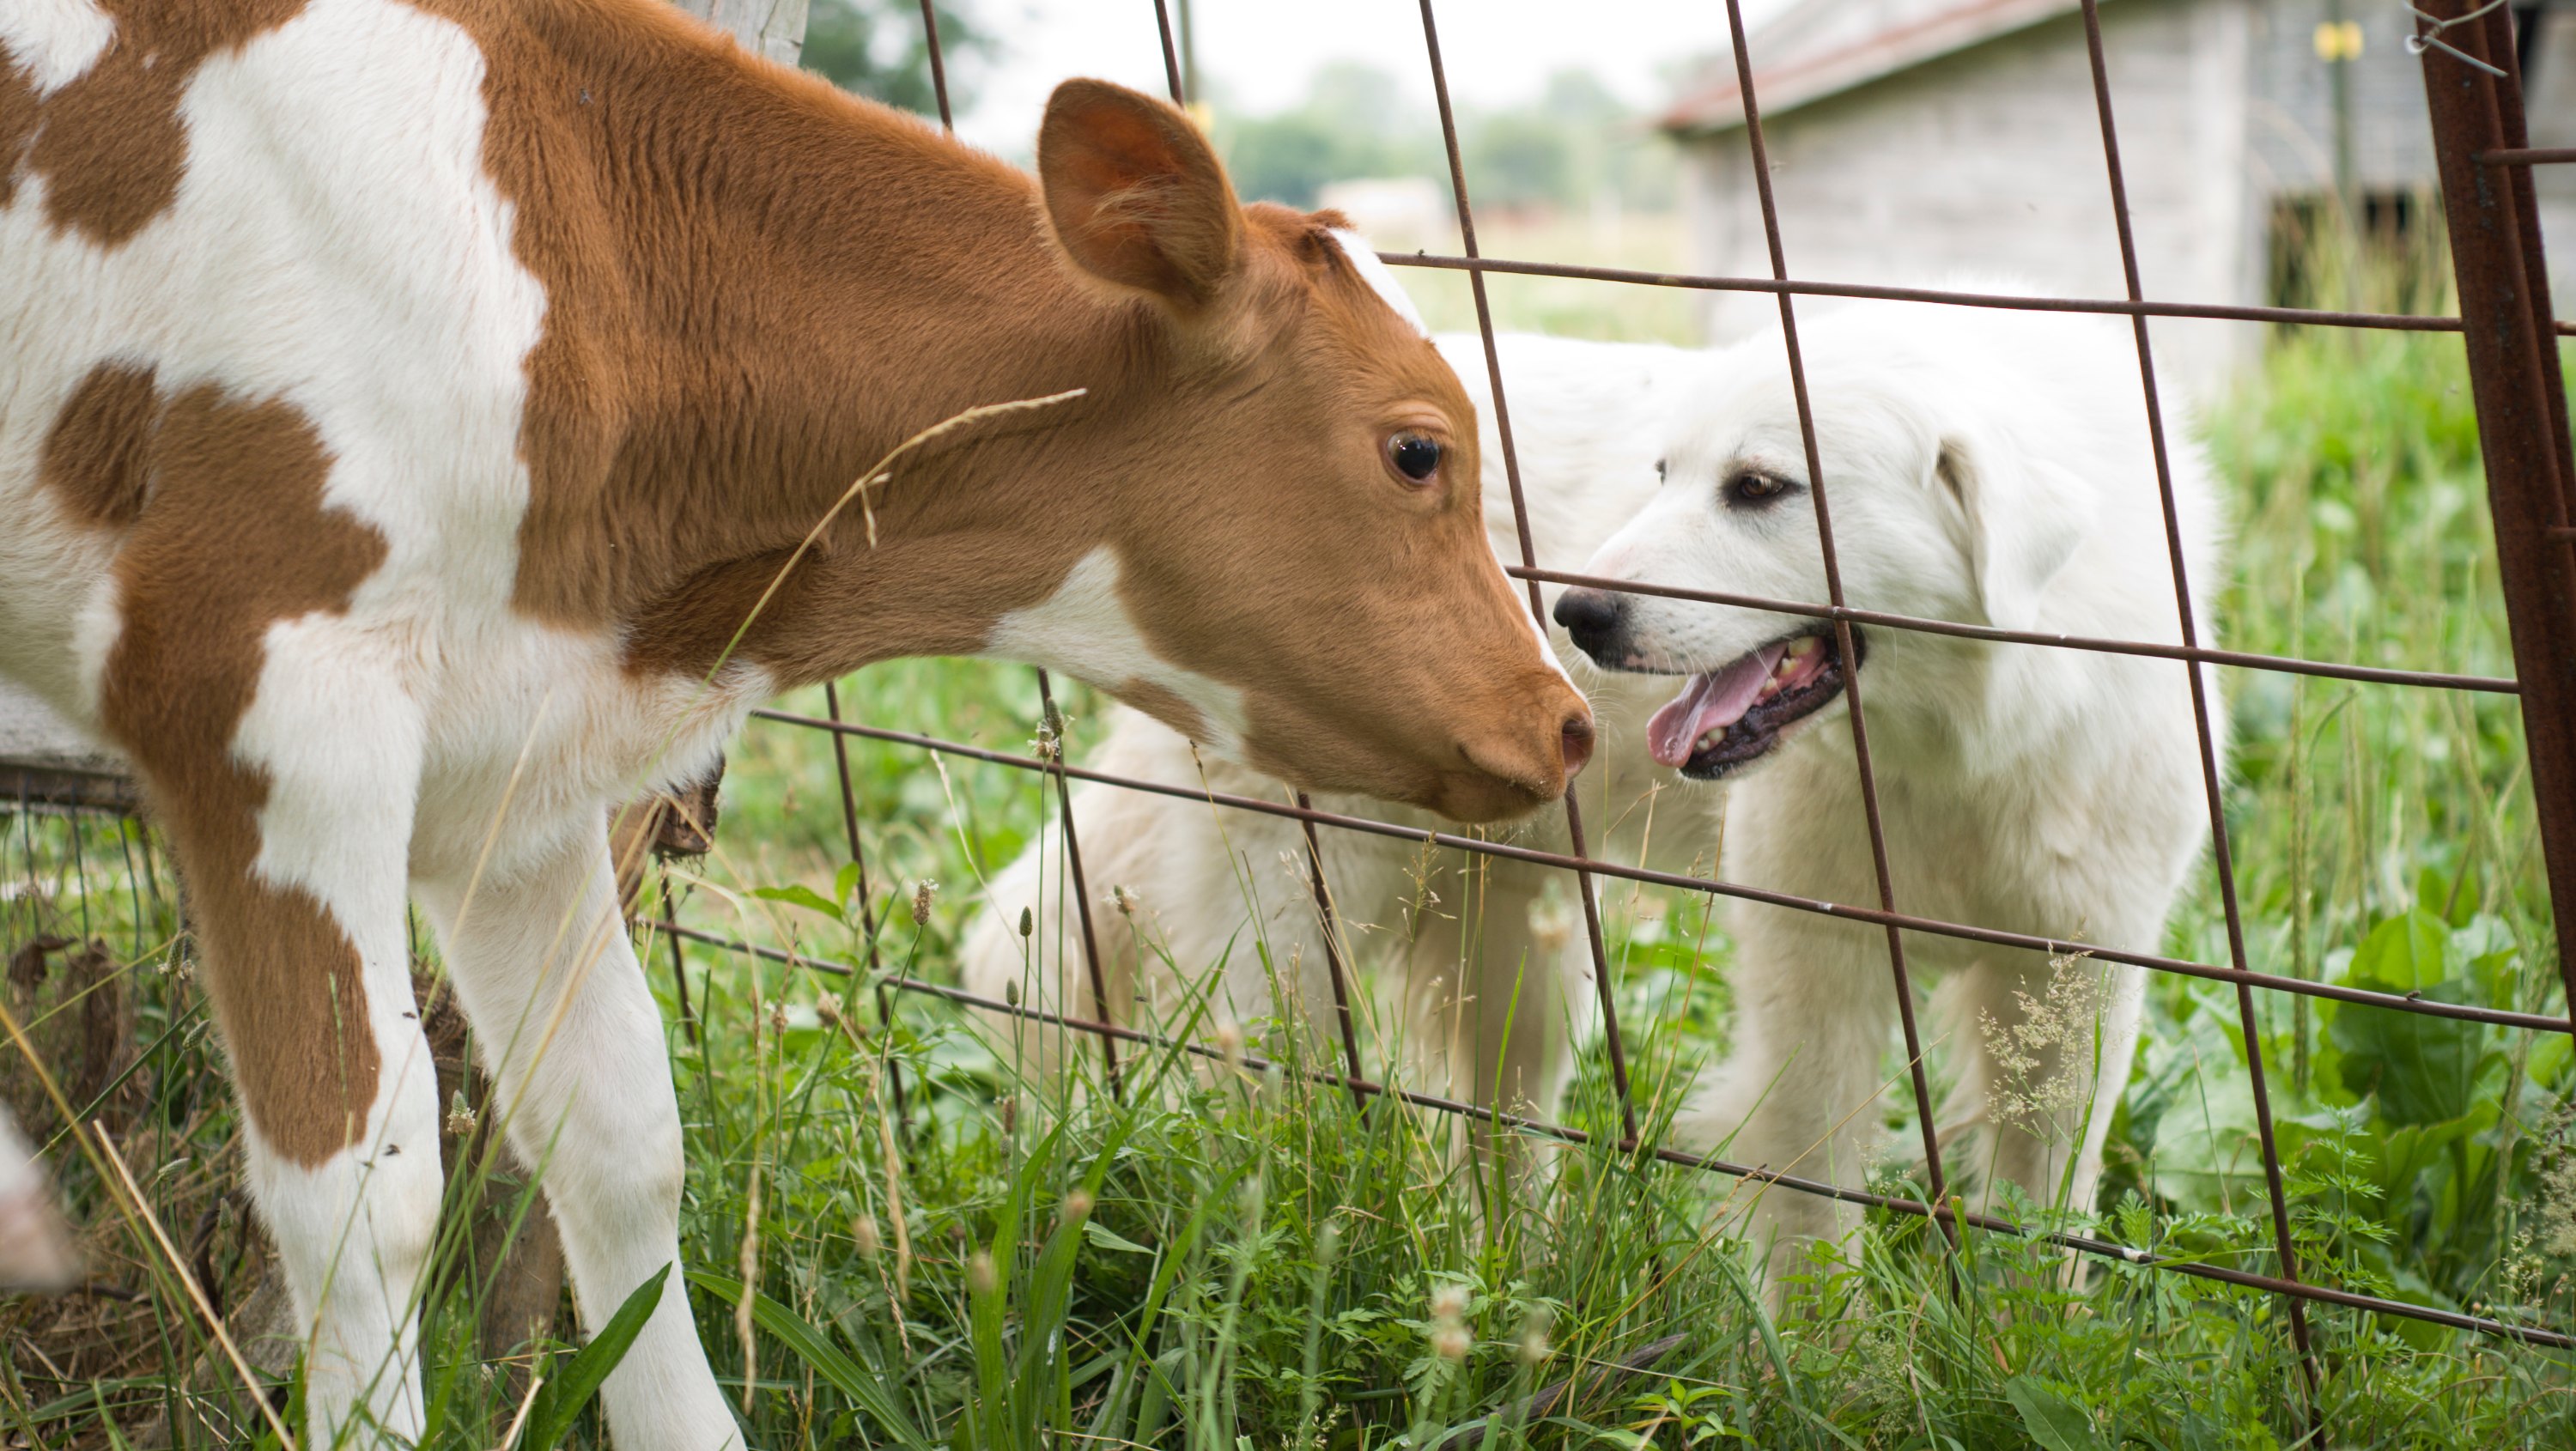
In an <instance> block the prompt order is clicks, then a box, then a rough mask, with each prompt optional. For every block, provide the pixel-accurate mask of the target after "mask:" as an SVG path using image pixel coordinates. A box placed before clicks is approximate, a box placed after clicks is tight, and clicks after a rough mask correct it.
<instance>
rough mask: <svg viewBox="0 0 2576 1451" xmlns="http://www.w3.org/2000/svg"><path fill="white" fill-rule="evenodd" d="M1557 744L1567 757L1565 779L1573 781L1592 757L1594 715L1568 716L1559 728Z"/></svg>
mask: <svg viewBox="0 0 2576 1451" xmlns="http://www.w3.org/2000/svg"><path fill="white" fill-rule="evenodd" d="M1557 744H1558V748H1559V749H1560V750H1561V751H1562V752H1563V754H1564V757H1565V779H1567V780H1569V781H1571V780H1573V779H1574V778H1575V776H1576V774H1577V773H1579V772H1580V771H1582V769H1583V768H1584V766H1585V765H1586V764H1587V763H1589V762H1590V761H1591V759H1592V717H1590V716H1588V715H1571V716H1567V717H1566V718H1565V724H1564V725H1563V726H1561V727H1559V728H1558V731H1557Z"/></svg>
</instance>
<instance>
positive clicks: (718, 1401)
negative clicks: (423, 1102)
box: [418, 817, 743, 1451]
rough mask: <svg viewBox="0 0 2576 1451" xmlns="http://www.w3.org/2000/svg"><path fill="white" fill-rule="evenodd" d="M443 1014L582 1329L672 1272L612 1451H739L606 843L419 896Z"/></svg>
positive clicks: (593, 837)
mask: <svg viewBox="0 0 2576 1451" xmlns="http://www.w3.org/2000/svg"><path fill="white" fill-rule="evenodd" d="M418 890H419V897H420V902H421V905H422V907H423V908H424V910H425V911H426V912H427V913H428V915H429V917H430V919H431V921H432V923H433V924H434V925H435V927H436V929H437V932H438V937H439V943H440V946H441V948H442V949H443V950H444V951H445V953H446V957H447V968H448V973H449V976H450V978H451V980H452V981H453V982H454V983H455V986H456V992H457V998H458V1000H459V1001H460V1002H462V1003H463V1004H464V1007H465V1012H466V1016H467V1017H468V1018H469V1019H470V1020H471V1021H472V1022H473V1024H474V1029H475V1038H476V1042H477V1044H478V1050H479V1052H480V1053H481V1055H482V1057H483V1060H484V1067H485V1071H486V1072H488V1073H489V1074H490V1075H491V1078H492V1082H493V1085H494V1092H493V1101H494V1104H495V1107H496V1110H497V1111H498V1112H499V1113H500V1114H501V1115H502V1116H503V1122H504V1123H505V1124H506V1126H507V1129H508V1133H509V1139H510V1144H511V1147H512V1148H513V1149H514V1150H515V1151H516V1152H517V1154H518V1156H519V1158H520V1160H521V1162H523V1163H527V1164H532V1165H536V1166H538V1177H539V1181H540V1182H541V1183H542V1184H543V1185H544V1187H545V1193H546V1202H547V1204H548V1206H549V1207H550V1208H551V1209H552V1211H553V1213H554V1218H555V1227H556V1229H557V1230H558V1231H559V1232H560V1234H561V1236H562V1239H563V1247H564V1259H565V1261H566V1263H567V1264H568V1265H569V1266H570V1267H571V1270H572V1279H573V1291H574V1298H575V1299H576V1300H577V1301H578V1302H579V1307H580V1311H581V1320H582V1326H583V1329H584V1330H585V1331H586V1332H589V1333H593V1334H595V1333H597V1331H598V1330H599V1328H600V1325H601V1324H602V1323H603V1322H604V1321H605V1320H606V1319H607V1318H608V1317H609V1316H610V1315H612V1314H614V1313H615V1312H616V1310H617V1308H618V1306H620V1305H621V1304H623V1303H625V1300H626V1297H627V1296H628V1295H630V1294H632V1293H633V1292H634V1290H635V1288H636V1287H637V1286H638V1285H641V1284H642V1283H643V1282H644V1281H645V1280H647V1279H649V1278H650V1277H651V1276H652V1275H653V1274H654V1273H655V1272H656V1271H658V1270H660V1269H661V1268H662V1267H663V1266H665V1265H670V1266H671V1267H672V1270H671V1276H670V1278H669V1279H668V1280H667V1281H666V1282H665V1283H664V1285H663V1288H662V1292H661V1298H660V1300H659V1301H658V1302H657V1303H656V1304H655V1306H654V1309H653V1313H652V1317H651V1318H650V1319H649V1320H648V1321H647V1322H646V1323H645V1327H644V1330H643V1333H642V1334H640V1335H639V1336H637V1337H636V1340H635V1343H634V1344H633V1346H632V1347H630V1348H629V1349H628V1351H627V1353H626V1357H625V1359H624V1360H622V1361H620V1362H619V1364H618V1366H617V1369H616V1370H614V1371H612V1372H611V1373H610V1374H609V1377H608V1381H607V1384H606V1385H605V1386H603V1387H602V1390H601V1394H602V1397H603V1399H604V1400H605V1402H606V1405H607V1409H608V1421H609V1427H610V1429H611V1430H612V1432H614V1434H615V1436H616V1438H617V1445H618V1447H619V1448H620V1451H728V1448H739V1447H740V1446H741V1445H742V1444H743V1440H742V1432H741V1430H740V1429H739V1428H738V1427H737V1426H736V1425H735V1422H734V1419H733V1414H732V1412H731V1411H730V1410H729V1409H728V1408H727V1407H726V1405H725V1401H724V1396H723V1393H722V1392H721V1391H719V1390H718V1389H717V1387H716V1381H715V1375H714V1372H713V1371H711V1370H710V1369H708V1366H707V1358H706V1351H705V1349H704V1348H703V1347H702V1346H700V1345H699V1343H698V1335H697V1328H696V1326H695V1325H694V1324H693V1323H692V1322H691V1320H690V1318H689V1302H688V1291H687V1287H686V1285H685V1283H684V1281H683V1278H682V1275H681V1271H680V1266H679V1265H678V1263H677V1261H678V1259H679V1252H680V1188H681V1173H682V1165H681V1146H680V1106H679V1100H678V1098H677V1096H676V1095H675V1094H674V1093H673V1091H672V1086H671V1064H670V1058H669V1055H668V1050H667V1047H666V1044H665V1042H664V1038H663V1032H662V1018H661V1013H660V1010H659V1009H658V1008H657V1007H656V1006H655V1004H654V1002H653V995H652V993H651V991H650V990H649V989H648V988H647V987H646V986H645V981H644V974H643V969H642V968H641V967H640V966H639V965H638V964H637V963H636V960H635V950H634V947H633V945H632V944H631V943H630V942H629V941H628V940H627V937H626V933H625V929H624V924H623V921H622V919H621V918H620V916H619V913H618V909H617V887H616V878H615V875H614V874H613V873H612V871H611V870H610V864H609V855H608V838H607V829H606V826H605V824H604V822H603V821H602V819H601V818H599V817H592V818H588V819H587V820H586V823H585V825H583V826H582V827H579V828H577V829H575V830H573V831H572V832H571V833H570V835H569V836H568V838H567V839H566V841H565V842H564V843H563V844H561V845H560V846H558V847H556V848H555V849H553V850H552V851H549V852H547V853H545V854H544V855H543V856H542V857H541V858H539V859H538V860H536V861H535V862H533V863H532V864H530V865H527V866H525V867H523V868H520V869H517V870H515V871H512V872H510V873H508V874H507V875H504V876H501V877H498V878H487V879H485V880H482V881H480V882H474V883H469V882H467V881H464V880H455V881H423V882H421V883H419V884H418Z"/></svg>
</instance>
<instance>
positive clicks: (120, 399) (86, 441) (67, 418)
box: [36, 363, 161, 529]
mask: <svg viewBox="0 0 2576 1451" xmlns="http://www.w3.org/2000/svg"><path fill="white" fill-rule="evenodd" d="M160 414H161V393H160V390H159V389H158V388H156V387H155V386H154V385H153V370H152V369H150V368H137V367H134V366H131V365H129V364H124V363H101V364H99V365H98V366H97V367H95V368H92V369H90V370H89V374H88V376H87V377H84V378H82V379H81V381H80V386H78V387H76V388H74V389H73V390H72V396H71V400H70V401H69V402H67V403H65V404H64V405H63V411H62V412H61V413H59V414H57V415H56V416H55V418H54V426H53V427H52V428H51V429H49V430H47V431H46V433H45V447H44V452H43V453H42V454H41V455H39V457H38V459H37V462H36V480H37V482H39V483H41V484H43V485H44V486H45V487H46V488H49V489H51V490H53V491H54V495H55V497H56V499H58V500H59V501H60V502H61V503H62V504H63V505H64V506H65V507H66V508H68V509H69V510H70V511H71V513H72V516H73V517H74V518H76V519H79V520H80V521H82V522H83V523H86V524H91V525H97V526H102V527H106V528H115V529H121V528H124V527H125V526H127V525H129V524H132V523H133V522H134V521H135V519H136V518H137V517H139V516H140V515H141V514H142V512H143V501H144V497H145V494H146V492H147V491H148V489H149V486H150V474H149V472H148V470H147V469H146V467H145V465H146V455H147V453H148V452H149V449H150V446H151V442H152V438H153V435H154V433H155V432H156V431H157V430H158V428H159V424H160Z"/></svg>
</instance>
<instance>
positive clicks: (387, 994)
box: [103, 571, 440, 1446]
mask: <svg viewBox="0 0 2576 1451" xmlns="http://www.w3.org/2000/svg"><path fill="white" fill-rule="evenodd" d="M173 574H174V577H184V576H183V575H182V574H181V572H179V571H173ZM228 603H231V602H230V601H225V600H216V601H214V602H213V603H211V604H209V603H207V602H206V601H204V600H200V599H188V600H175V601H174V600H167V599H160V598H156V597H155V596H154V595H153V594H152V593H151V592H150V591H148V590H138V591H137V593H136V595H135V597H134V599H133V601H132V604H131V610H130V613H129V614H128V615H127V617H126V619H125V621H124V625H123V629H124V633H123V636H122V638H121V639H120V640H119V642H118V644H117V647H116V651H115V653H114V654H113V656H112V657H111V663H110V665H109V669H108V680H107V683H106V685H105V688H104V690H103V696H104V706H105V709H104V715H105V717H106V719H107V722H108V724H109V726H110V729H111V730H112V731H113V732H114V733H115V734H116V735H117V736H118V737H119V740H120V743H121V744H122V745H124V746H125V748H126V749H127V750H128V751H129V752H130V753H131V754H132V755H133V757H134V759H135V760H136V762H137V764H138V765H139V766H140V767H141V769H142V771H143V774H144V776H145V778H146V779H147V781H148V782H149V783H150V786H151V790H152V794H153V799H154V802H155V803H156V805H157V806H158V808H159V810H160V812H161V816H162V821H163V824H164V826H165V828H166V829H167V830H168V832H169V834H170V839H171V844H172V846H173V848H174V850H175V852H176V854H177V856H178V858H179V864H180V868H181V870H182V872H183V874H184V876H185V878H186V882H187V886H188V894H189V905H190V909H191V911H190V916H191V926H192V928H193V930H194V933H195V937H196V941H197V944H198V949H199V951H200V952H201V953H202V954H203V962H204V967H205V978H206V983H207V986H208V988H209V990H210V992H211V994H212V996H213V999H214V1006H215V1013H216V1017H217V1019H218V1021H219V1022H220V1023H221V1024H222V1027H223V1032H224V1038H225V1041H226V1044H227V1047H228V1048H229V1050H230V1055H231V1058H232V1064H233V1080H234V1084H235V1086H236V1088H237V1090H238V1092H239V1096H240V1100H241V1105H242V1109H243V1113H244V1116H245V1118H246V1119H247V1120H248V1124H249V1130H250V1131H249V1133H248V1135H247V1136H246V1150H247V1161H248V1176H247V1177H248V1180H249V1186H250V1191H251V1196H252V1198H253V1199H254V1200H255V1201H256V1202H257V1203H258V1205H259V1208H260V1213H261V1216H262V1218H264V1219H265V1220H266V1221H267V1223H268V1226H269V1229H270V1231H271V1233H272V1234H273V1236H274V1237H275V1239H276V1242H277V1250H278V1259H279V1263H280V1265H281V1267H282V1268H283V1270H284V1272H285V1276H286V1284H287V1287H288V1289H289V1291H290V1292H291V1297H292V1300H293V1303H294V1313H295V1321H296V1324H297V1325H298V1327H299V1328H305V1327H309V1328H310V1331H311V1336H312V1338H311V1340H310V1342H309V1343H308V1345H307V1347H306V1351H307V1353H306V1356H305V1388H306V1389H305V1396H306V1405H307V1407H308V1413H309V1421H310V1430H309V1432H308V1433H307V1439H308V1440H309V1441H310V1442H311V1443H313V1444H315V1445H332V1444H335V1443H341V1444H350V1445H362V1446H373V1445H376V1444H379V1441H380V1439H392V1440H397V1441H399V1442H400V1443H401V1444H403V1445H409V1444H410V1442H411V1439H412V1438H413V1437H416V1436H417V1435H418V1434H419V1431H420V1424H421V1415H422V1408H421V1400H420V1368H419V1364H418V1359H417V1339H416V1332H415V1329H414V1310H415V1307H414V1304H413V1300H414V1295H415V1292H416V1291H417V1289H418V1287H419V1285H420V1281H421V1275H422V1272H423V1270H424V1269H425V1267H426V1264H427V1260H428V1256H429V1252H430V1245H431V1237H432V1234H433V1231H434V1229H435V1226H436V1222H437V1217H438V1202H439V1188H440V1173H439V1155H438V1107H437V1105H438V1098H437V1086H436V1077H435V1071H434V1069H433V1068H432V1066H431V1062H430V1055H429V1047H428V1044H427V1042H426V1040H425V1039H424V1038H423V1037H422V1034H421V1029H420V1021H419V1016H418V1012H417V1009H416V1006H415V1004H414V1002H413V999H412V993H411V973H410V963H409V950H408V944H407V942H406V939H405V934H404V878H405V875H406V871H407V867H406V862H407V858H408V855H409V851H410V837H411V821H412V809H413V802H414V797H415V794H416V792H417V790H418V786H417V782H418V781H419V778H420V759H421V729H420V723H419V716H418V713H417V710H416V709H415V707H414V706H413V704H412V702H411V700H410V698H409V696H408V695H407V693H406V692H405V691H404V689H403V687H402V683H401V680H400V677H399V674H398V672H397V670H396V669H395V668H394V667H393V666H391V665H390V664H389V663H388V662H386V661H384V660H383V659H381V658H380V657H379V656H378V654H377V652H376V651H375V649H374V647H373V645H372V643H371V642H370V641H369V640H368V639H367V638H366V637H365V636H364V635H363V633H361V632H359V631H356V630H353V629H351V628H350V627H349V626H348V625H347V623H346V622H345V621H344V620H343V619H341V618H340V617H339V616H337V615H334V614H329V613H315V614H312V615H309V616H305V617H302V618H298V619H294V620H289V621H283V622H279V623H275V624H272V625H270V626H269V627H268V628H267V630H266V631H265V632H264V635H263V637H262V638H261V639H260V641H259V643H258V645H257V647H256V649H257V652H258V653H257V654H256V655H255V656H254V657H253V660H254V661H255V662H256V663H255V664H251V665H247V666H245V665H244V664H243V662H241V661H240V660H238V659H237V658H236V659H234V660H231V661H229V662H228V661H227V660H226V659H225V657H224V655H223V653H222V652H220V651H215V650H210V649H206V648H204V646H203V642H202V641H197V642H195V643H194V645H193V647H192V645H191V642H190V637H188V636H187V634H186V633H185V632H186V629H187V627H188V626H189V625H190V624H191V623H196V622H198V620H199V616H200V615H202V614H205V613H210V612H211V613H215V614H218V615H219V614H220V612H221V611H222V610H223V609H224V607H225V606H226V605H227V604H228ZM228 665H230V666H231V667H233V668H231V669H227V666H228Z"/></svg>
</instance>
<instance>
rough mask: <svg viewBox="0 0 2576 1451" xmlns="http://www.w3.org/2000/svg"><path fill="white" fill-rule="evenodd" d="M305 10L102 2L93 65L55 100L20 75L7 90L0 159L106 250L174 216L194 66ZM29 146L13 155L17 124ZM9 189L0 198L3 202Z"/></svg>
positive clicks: (293, 0) (245, 2) (58, 220)
mask: <svg viewBox="0 0 2576 1451" xmlns="http://www.w3.org/2000/svg"><path fill="white" fill-rule="evenodd" d="M304 5H305V0H223V3H220V4H214V3H205V0H102V5H101V8H102V9H104V10H106V11H107V13H108V15H109V17H110V18H111V19H112V20H114V22H115V24H116V31H115V36H114V38H113V39H111V40H110V41H109V42H108V44H107V49H106V51H105V52H104V53H103V54H101V55H100V56H99V58H98V60H97V62H96V63H95V64H93V65H92V66H91V67H90V68H89V69H88V70H87V71H86V72H84V73H82V74H81V75H79V76H77V77H75V78H74V79H73V80H72V81H71V82H70V83H68V84H66V85H64V86H63V87H62V88H61V89H59V90H56V91H55V92H54V93H53V94H51V95H49V96H45V97H42V98H41V99H39V98H37V97H36V94H35V88H34V87H33V86H32V85H31V84H28V83H27V81H26V79H25V76H24V73H23V72H19V73H18V79H17V82H16V86H15V90H16V95H15V98H14V99H13V98H12V94H11V93H12V85H11V83H10V82H7V81H0V158H5V159H6V160H7V161H8V162H9V163H10V169H11V171H12V173H13V176H12V179H11V181H10V182H9V183H7V184H5V185H6V186H7V188H8V190H14V183H15V177H14V173H15V172H16V171H17V170H18V168H19V167H21V166H23V167H24V168H25V169H26V170H27V171H29V172H32V173H33V174H35V175H38V176H42V177H44V178H45V214H46V216H48V217H49V218H51V219H52V221H53V223H54V225H55V226H57V227H62V228H66V229H69V230H75V231H78V232H80V233H81V234H82V235H84V236H87V237H88V238H90V239H91V240H92V241H95V242H97V243H99V244H100V245H102V246H111V247H112V246H115V245H117V244H119V243H121V242H124V241H126V240H128V239H130V238H131V237H133V235H134V234H135V233H136V232H139V231H141V230H142V229H143V227H144V224H145V223H147V222H150V221H151V220H152V219H153V218H154V217H157V216H159V215H160V214H161V213H162V212H164V211H166V210H168V209H169V206H170V204H171V203H172V202H173V201H175V200H177V198H178V195H179V179H180V178H181V177H182V176H184V175H186V174H187V170H188V129H187V126H186V124H185V122H183V121H182V120H181V119H180V116H179V102H180V98H181V97H183V96H185V95H186V94H187V90H188V82H189V81H190V80H191V79H193V78H194V77H195V76H196V74H197V67H199V66H201V65H203V64H205V62H206V61H207V60H208V59H210V58H212V57H215V56H218V55H226V54H229V53H231V52H233V51H237V50H239V49H240V48H241V47H242V46H244V45H247V44H248V43H250V42H251V41H252V40H253V39H256V38H257V37H259V36H260V35H263V34H265V33H266V32H268V31H270V30H274V29H276V28H277V27H278V26H280V25H282V24H284V23H286V22H287V21H289V20H291V19H293V18H295V16H296V15H297V14H298V13H300V12H301V11H302V10H303V9H304ZM13 124H14V125H15V126H16V127H17V128H18V131H19V134H20V135H21V136H30V135H31V136H32V138H33V143H34V144H33V145H31V146H26V147H25V149H24V151H23V153H21V152H20V150H19V148H17V147H13V146H10V145H9V144H8V142H9V139H10V137H9V133H10V130H11V127H12V125H13ZM8 190H0V201H5V200H6V199H7V196H8Z"/></svg>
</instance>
